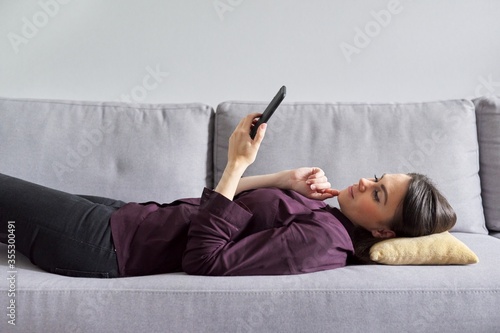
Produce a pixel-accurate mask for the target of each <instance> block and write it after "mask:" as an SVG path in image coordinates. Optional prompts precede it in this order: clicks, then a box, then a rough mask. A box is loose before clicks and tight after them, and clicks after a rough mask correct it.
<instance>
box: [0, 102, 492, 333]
mask: <svg viewBox="0 0 500 333" xmlns="http://www.w3.org/2000/svg"><path fill="white" fill-rule="evenodd" d="M265 105H266V103H260V102H251V103H250V102H248V103H247V102H224V103H221V104H220V105H219V106H217V108H216V110H214V109H213V108H212V107H211V106H207V105H203V104H182V105H180V104H175V105H174V104H168V105H152V104H148V105H146V104H144V105H143V104H124V103H91V102H77V101H54V100H30V99H8V98H3V99H0V172H1V173H5V174H9V175H12V176H16V177H20V178H23V179H26V180H30V181H33V182H36V183H39V184H42V185H46V186H50V187H54V188H58V189H61V190H64V191H68V192H72V193H79V194H92V195H100V196H108V197H112V198H116V199H121V200H124V201H138V202H143V201H149V200H155V201H158V202H169V201H172V200H174V199H177V198H180V197H196V196H199V195H200V194H201V192H202V189H203V187H205V186H207V187H213V186H214V184H215V183H216V182H217V180H218V179H219V178H220V176H221V172H222V170H223V168H224V165H225V161H226V149H227V139H228V137H229V135H230V133H231V132H232V130H233V128H234V126H235V125H236V123H237V122H238V121H239V119H240V118H241V117H243V116H244V115H245V114H247V113H249V112H261V111H262V110H263V109H264V107H265ZM299 166H319V167H321V168H323V169H324V170H325V171H326V173H327V175H328V176H329V178H330V180H331V182H332V183H333V185H334V186H335V187H337V188H343V187H345V186H347V185H349V184H352V183H354V182H356V181H357V180H358V179H359V178H360V177H371V176H372V175H373V174H374V173H377V174H381V173H384V172H410V171H416V172H421V173H425V174H427V175H429V176H430V177H431V178H433V179H434V181H435V182H436V183H437V185H438V187H439V188H440V189H441V190H442V191H443V192H444V194H445V195H446V196H447V197H448V199H449V201H450V203H451V204H452V205H453V206H454V208H455V209H456V212H457V215H458V222H457V224H456V226H455V227H454V229H453V230H452V233H453V235H454V236H456V237H457V238H458V239H460V240H461V241H463V242H464V243H465V244H466V245H467V246H469V248H470V249H472V250H473V251H474V252H475V253H476V254H477V256H478V257H479V260H480V261H479V263H478V264H474V265H465V266H384V265H369V266H348V267H345V268H341V269H336V270H331V271H324V272H317V273H313V274H304V275H294V276H251V277H203V276H189V275H186V274H183V273H178V274H164V275H155V276H144V277H133V278H120V279H109V280H105V279H103V280H101V279H84V278H70V277H64V276H59V275H54V274H49V273H45V272H43V271H41V270H40V269H38V268H37V267H35V266H34V265H32V264H31V263H30V262H29V261H28V260H27V259H26V258H25V257H24V256H22V255H21V254H20V253H15V256H14V259H15V261H9V260H11V259H12V257H10V258H8V257H7V256H8V253H7V249H8V248H7V246H6V245H3V244H0V267H1V268H0V270H1V271H2V276H3V277H2V279H1V281H2V282H0V309H2V310H1V311H2V314H1V316H0V318H2V319H0V332H101V331H103V332H142V331H145V332H441V333H444V332H499V331H500V100H499V99H498V98H495V97H484V98H478V99H476V100H473V101H470V100H447V101H434V102H422V103H406V104H400V103H387V104H354V103H353V104H333V103H285V104H283V105H282V106H281V107H280V108H279V109H278V111H276V113H275V115H274V116H273V118H272V119H271V121H270V122H269V127H268V131H267V134H266V139H265V142H264V143H263V144H262V147H261V150H260V152H259V156H258V158H257V161H256V162H255V164H254V165H252V166H251V167H250V168H249V170H248V174H249V175H250V174H258V173H267V172H275V171H278V170H281V169H287V168H294V167H299ZM0 190H2V189H0ZM329 203H330V204H331V205H334V206H336V201H335V199H331V200H330V201H329ZM4 222H5V221H2V223H4ZM12 242H13V243H15V239H13V240H12ZM311 260H314V258H311ZM11 265H12V266H11ZM12 304H14V305H12ZM13 319H15V320H14V321H12V320H13ZM9 321H10V322H11V323H15V326H14V325H12V324H11V323H9Z"/></svg>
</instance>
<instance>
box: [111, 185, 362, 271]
mask: <svg viewBox="0 0 500 333" xmlns="http://www.w3.org/2000/svg"><path fill="white" fill-rule="evenodd" d="M352 229H353V225H352V223H351V222H350V221H349V220H348V219H347V218H346V217H345V216H344V215H343V214H342V213H341V212H340V211H339V210H338V209H336V208H332V207H330V206H328V205H326V204H325V203H324V202H322V201H318V200H312V199H308V198H306V197H304V196H302V195H300V194H298V193H296V192H293V191H286V190H280V189H277V188H263V189H257V190H252V191H247V192H243V193H241V194H239V195H238V196H236V197H235V199H234V201H231V200H228V199H227V198H226V197H224V196H222V195H220V194H219V193H217V192H213V191H211V190H209V189H205V190H204V191H203V194H202V197H201V198H200V199H183V200H178V201H175V202H173V203H171V204H163V205H160V204H158V203H155V202H148V203H143V204H139V203H129V204H127V205H125V206H123V207H122V208H120V209H119V210H117V211H116V212H115V213H114V214H113V215H112V217H111V230H112V235H113V241H114V244H115V248H116V253H117V257H118V265H119V269H120V274H121V275H123V276H133V275H148V274H159V273H168V272H178V271H184V272H186V273H188V274H200V275H270V274H273V275H281V274H299V273H308V272H315V271H322V270H327V269H333V268H337V267H342V266H345V265H346V260H347V257H348V256H349V255H352V254H353V251H354V250H353V245H352V242H351V238H350V236H349V234H350V233H351V232H352Z"/></svg>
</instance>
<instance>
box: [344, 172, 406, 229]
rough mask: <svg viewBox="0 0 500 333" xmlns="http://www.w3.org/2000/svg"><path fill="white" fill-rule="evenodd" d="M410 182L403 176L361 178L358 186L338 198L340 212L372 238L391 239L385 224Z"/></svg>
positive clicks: (391, 217)
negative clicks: (371, 235)
mask: <svg viewBox="0 0 500 333" xmlns="http://www.w3.org/2000/svg"><path fill="white" fill-rule="evenodd" d="M410 179H411V178H410V176H408V175H405V174H384V175H382V177H380V178H378V179H375V178H370V179H366V178H361V179H360V180H359V182H358V183H357V184H353V185H351V186H349V187H347V188H346V189H343V190H342V191H340V193H339V195H338V197H337V199H338V202H339V206H340V211H341V212H342V213H343V214H344V215H345V216H347V218H348V219H349V220H351V222H352V223H354V224H355V225H357V226H360V227H363V228H365V229H366V230H368V231H371V232H372V234H373V236H374V237H379V238H390V237H394V236H395V234H394V232H393V231H391V230H390V228H389V227H388V225H389V223H390V221H392V220H393V219H394V216H395V214H396V212H397V211H398V206H399V204H400V203H401V202H402V200H403V198H404V196H405V195H406V192H407V190H408V186H409V184H410Z"/></svg>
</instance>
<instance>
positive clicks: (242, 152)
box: [228, 113, 267, 169]
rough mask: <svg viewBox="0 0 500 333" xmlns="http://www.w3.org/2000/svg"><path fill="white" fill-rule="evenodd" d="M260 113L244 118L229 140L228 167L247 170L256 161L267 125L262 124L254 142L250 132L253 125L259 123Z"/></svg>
mask: <svg viewBox="0 0 500 333" xmlns="http://www.w3.org/2000/svg"><path fill="white" fill-rule="evenodd" d="M260 115H261V114H260V113H252V114H249V115H248V116H246V117H245V118H243V119H242V120H241V121H240V123H239V124H238V126H236V128H235V130H234V131H233V133H232V134H231V137H230V138H229V148H228V165H229V166H235V167H238V168H245V169H246V168H247V167H248V166H249V165H250V164H252V163H253V162H254V161H255V158H256V157H257V152H258V151H259V147H260V144H261V142H262V140H263V139H264V135H265V132H266V125H267V124H265V123H264V124H261V125H260V126H259V128H258V129H257V134H256V135H255V138H254V139H253V140H252V138H251V137H250V130H251V128H252V124H254V123H255V122H256V121H257V118H258V117H259V116H260Z"/></svg>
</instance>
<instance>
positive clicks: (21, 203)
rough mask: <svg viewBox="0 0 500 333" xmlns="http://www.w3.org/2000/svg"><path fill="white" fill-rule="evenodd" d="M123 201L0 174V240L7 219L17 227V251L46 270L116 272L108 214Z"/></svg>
mask: <svg viewBox="0 0 500 333" xmlns="http://www.w3.org/2000/svg"><path fill="white" fill-rule="evenodd" d="M124 204H125V203H124V202H122V201H118V200H112V199H107V198H101V197H93V196H80V195H73V194H69V193H65V192H61V191H57V190H54V189H50V188H47V187H44V186H40V185H36V184H33V183H30V182H27V181H24V180H21V179H18V178H14V177H10V176H6V175H2V174H0V241H1V242H2V243H6V242H7V235H8V224H9V223H10V224H11V226H14V227H15V229H13V230H14V232H15V233H14V235H15V247H16V252H20V253H22V254H24V255H25V256H27V257H28V258H29V259H30V260H31V262H32V263H33V264H35V265H37V266H38V267H40V268H42V269H44V270H45V271H48V272H51V273H56V274H61V275H67V276H75V277H100V278H112V277H118V276H119V273H118V263H117V260H116V253H115V249H114V246H113V240H112V236H111V228H110V225H109V219H110V217H111V214H112V213H113V212H114V211H116V210H117V209H118V208H120V207H121V206H123V205H124ZM9 221H13V222H14V223H12V222H9ZM11 237H12V236H11Z"/></svg>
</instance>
